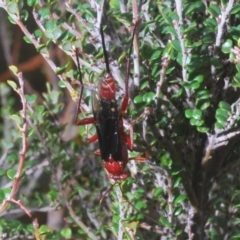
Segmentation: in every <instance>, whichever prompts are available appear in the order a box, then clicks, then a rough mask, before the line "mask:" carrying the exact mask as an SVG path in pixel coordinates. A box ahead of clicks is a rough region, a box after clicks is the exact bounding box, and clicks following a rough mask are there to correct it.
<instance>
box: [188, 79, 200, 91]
mask: <svg viewBox="0 0 240 240" xmlns="http://www.w3.org/2000/svg"><path fill="white" fill-rule="evenodd" d="M188 87H189V88H190V89H198V88H199V87H200V83H199V82H198V81H195V80H194V81H192V82H191V83H190V84H189V85H188Z"/></svg>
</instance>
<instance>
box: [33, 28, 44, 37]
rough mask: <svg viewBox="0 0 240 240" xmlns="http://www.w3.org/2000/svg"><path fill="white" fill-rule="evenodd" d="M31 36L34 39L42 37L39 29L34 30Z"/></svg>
mask: <svg viewBox="0 0 240 240" xmlns="http://www.w3.org/2000/svg"><path fill="white" fill-rule="evenodd" d="M33 34H34V36H35V37H36V38H41V37H42V32H41V31H40V30H39V29H37V30H35V31H34V33H33Z"/></svg>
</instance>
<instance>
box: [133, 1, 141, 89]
mask: <svg viewBox="0 0 240 240" xmlns="http://www.w3.org/2000/svg"><path fill="white" fill-rule="evenodd" d="M132 9H133V23H134V24H136V23H137V24H138V22H139V21H140V20H139V11H138V3H137V1H136V0H133V1H132ZM136 33H137V29H136ZM136 33H135V34H134V39H133V66H134V76H133V83H134V86H135V87H138V86H139V79H140V67H139V43H138V36H137V34H136Z"/></svg>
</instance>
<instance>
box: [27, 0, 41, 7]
mask: <svg viewBox="0 0 240 240" xmlns="http://www.w3.org/2000/svg"><path fill="white" fill-rule="evenodd" d="M37 3H38V0H27V4H28V6H29V7H35V6H36V5H37Z"/></svg>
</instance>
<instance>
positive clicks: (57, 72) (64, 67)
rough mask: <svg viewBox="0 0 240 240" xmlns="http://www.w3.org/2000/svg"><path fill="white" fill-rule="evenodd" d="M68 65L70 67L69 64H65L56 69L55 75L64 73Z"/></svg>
mask: <svg viewBox="0 0 240 240" xmlns="http://www.w3.org/2000/svg"><path fill="white" fill-rule="evenodd" d="M69 65H70V62H68V63H66V64H65V65H64V66H63V67H61V68H58V69H57V70H56V72H55V73H56V74H57V75H58V74H62V73H64V72H65V71H66V69H67V68H68V67H69Z"/></svg>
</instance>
